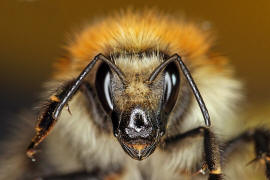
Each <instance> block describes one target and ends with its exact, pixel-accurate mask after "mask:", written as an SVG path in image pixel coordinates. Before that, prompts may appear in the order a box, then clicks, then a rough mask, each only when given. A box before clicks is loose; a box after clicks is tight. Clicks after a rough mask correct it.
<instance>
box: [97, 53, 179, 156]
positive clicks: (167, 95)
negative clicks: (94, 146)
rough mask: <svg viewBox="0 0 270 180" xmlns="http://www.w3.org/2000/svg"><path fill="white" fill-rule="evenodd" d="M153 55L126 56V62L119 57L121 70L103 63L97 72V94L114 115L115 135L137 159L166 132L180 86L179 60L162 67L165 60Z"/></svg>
mask: <svg viewBox="0 0 270 180" xmlns="http://www.w3.org/2000/svg"><path fill="white" fill-rule="evenodd" d="M147 58H148V59H147ZM152 58H154V57H151V58H150V57H144V59H139V60H138V59H129V60H122V61H125V64H124V65H123V64H121V62H120V61H115V62H118V64H117V63H115V64H116V65H117V66H116V67H117V68H119V69H118V73H117V72H116V71H115V70H112V69H111V68H110V66H109V65H107V64H106V63H103V64H101V66H100V67H99V69H98V71H97V75H96V89H97V94H98V97H99V100H100V102H101V104H102V106H103V108H104V110H105V111H106V113H107V114H108V115H109V116H110V117H111V120H112V124H113V132H114V136H115V137H116V138H117V139H118V141H119V143H120V144H121V146H122V147H123V149H124V150H125V151H126V152H127V153H128V154H129V155H130V156H131V157H132V158H134V159H137V160H142V159H144V158H146V157H148V156H149V155H150V154H151V153H153V152H154V150H155V148H156V147H157V145H158V143H159V141H160V138H161V137H162V136H163V135H164V134H165V132H166V125H167V120H168V117H169V114H170V112H171V111H172V109H173V107H174V105H175V104H176V101H177V97H178V92H179V87H180V73H179V67H178V64H177V63H176V62H174V61H172V62H170V63H167V64H166V65H165V66H164V67H162V68H160V67H161V66H160V65H161V64H162V63H163V62H162V61H164V60H160V59H156V60H153V59H152ZM156 58H158V57H156ZM127 61H128V62H129V63H127ZM151 61H152V63H151ZM153 61H154V62H156V63H153ZM138 66H140V67H139V68H138Z"/></svg>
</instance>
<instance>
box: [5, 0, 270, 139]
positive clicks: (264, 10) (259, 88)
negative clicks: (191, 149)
mask: <svg viewBox="0 0 270 180" xmlns="http://www.w3.org/2000/svg"><path fill="white" fill-rule="evenodd" d="M130 6H131V7H134V8H135V9H140V8H144V7H156V8H158V9H161V10H162V11H165V12H169V13H174V14H182V15H184V16H186V17H188V18H189V19H193V20H195V21H201V20H207V21H208V22H210V23H211V25H212V27H213V28H214V29H215V31H216V32H217V33H216V34H217V37H218V41H217V44H216V45H217V46H216V50H218V51H219V52H221V53H223V54H225V55H227V56H228V57H230V59H231V62H232V64H233V65H234V66H235V68H236V71H237V76H238V77H239V79H242V80H243V81H244V82H245V83H246V89H247V96H248V101H247V102H248V103H250V104H257V103H264V102H267V101H269V100H270V82H269V78H270V76H269V74H270V61H269V60H270V51H269V47H270V46H269V45H270V35H269V33H270V1H269V0H257V1H244V0H241V1H235V0H227V1H216V0H205V1H191V0H174V1H164V0H149V1H146V0H133V1H127V0H114V1H105V0H98V1H90V0H76V1H74V0H0V82H1V88H0V122H1V125H0V132H1V133H0V136H2V138H3V137H4V134H5V132H6V131H5V127H6V124H7V123H9V122H11V121H12V120H14V115H16V114H18V113H19V112H20V111H21V110H22V109H27V108H31V105H32V104H33V103H34V102H35V101H37V97H38V95H39V92H40V91H41V89H42V88H41V87H42V83H43V82H44V81H46V80H47V79H48V78H49V77H50V74H51V72H52V63H53V61H54V60H55V59H56V58H57V57H59V56H60V55H62V53H63V50H62V46H63V45H64V42H65V39H66V35H67V33H72V32H73V31H74V30H76V29H78V27H81V25H82V24H85V23H86V22H88V21H89V22H90V21H91V20H92V19H94V18H95V17H97V16H100V15H104V14H109V13H110V12H112V11H117V10H119V9H124V8H126V7H130ZM15 119H16V118H15Z"/></svg>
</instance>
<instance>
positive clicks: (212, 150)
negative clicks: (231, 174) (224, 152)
mask: <svg viewBox="0 0 270 180" xmlns="http://www.w3.org/2000/svg"><path fill="white" fill-rule="evenodd" d="M204 151H205V160H206V164H207V167H208V169H209V178H208V179H209V180H221V179H223V176H222V173H221V160H220V159H221V158H220V149H219V144H218V143H217V140H216V138H215V135H214V133H213V132H212V131H211V130H210V129H209V128H204Z"/></svg>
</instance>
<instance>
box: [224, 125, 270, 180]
mask: <svg viewBox="0 0 270 180" xmlns="http://www.w3.org/2000/svg"><path fill="white" fill-rule="evenodd" d="M252 142H253V143H254V148H255V153H256V158H255V159H254V160H252V161H250V163H253V162H255V161H258V160H263V162H264V164H265V174H266V177H267V179H269V180H270V131H269V130H265V129H255V130H248V131H246V132H244V133H242V134H240V135H239V136H237V137H235V138H234V139H232V140H230V141H228V142H227V143H226V144H225V149H224V153H223V156H227V155H228V154H230V153H231V152H232V151H233V150H235V149H236V148H237V147H239V145H241V144H242V143H252Z"/></svg>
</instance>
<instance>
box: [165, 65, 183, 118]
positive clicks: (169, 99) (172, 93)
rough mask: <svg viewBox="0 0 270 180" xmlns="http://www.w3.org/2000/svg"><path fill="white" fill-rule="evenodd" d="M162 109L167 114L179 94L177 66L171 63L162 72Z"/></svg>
mask: <svg viewBox="0 0 270 180" xmlns="http://www.w3.org/2000/svg"><path fill="white" fill-rule="evenodd" d="M164 82H165V83H164V97H163V101H164V103H163V104H164V108H165V112H166V113H169V112H171V110H172V109H173V107H174V105H175V103H176V100H177V97H178V92H179V86H180V76H179V70H178V68H177V65H176V64H175V63H174V62H172V63H170V64H168V65H167V67H166V68H165V70H164Z"/></svg>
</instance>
